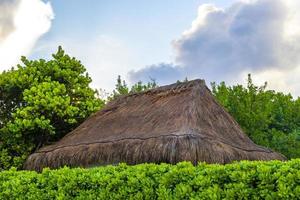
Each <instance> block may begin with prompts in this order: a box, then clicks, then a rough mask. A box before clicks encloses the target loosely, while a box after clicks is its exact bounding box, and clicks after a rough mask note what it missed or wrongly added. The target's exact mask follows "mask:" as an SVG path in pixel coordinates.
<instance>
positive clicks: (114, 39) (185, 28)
mask: <svg viewBox="0 0 300 200" xmlns="http://www.w3.org/2000/svg"><path fill="white" fill-rule="evenodd" d="M299 8H300V2H297V1H295V0H186V1H174V0H165V1H159V0H153V1H138V0H124V1H109V0H106V1H104V0H98V1H97V0H87V1H83V0H72V1H70V0H44V1H42V0H1V1H0V57H1V58H2V59H0V70H4V69H8V68H10V67H11V66H14V65H16V63H18V61H19V56H20V55H25V56H28V57H30V58H32V59H38V58H46V59H49V58H50V56H51V53H53V52H55V51H56V49H57V47H58V45H62V46H63V48H64V49H65V50H66V52H67V53H68V54H71V55H72V56H75V57H76V58H78V59H79V60H81V61H82V62H83V64H84V65H85V66H86V68H87V70H88V72H89V74H90V75H91V76H92V79H93V84H92V86H93V87H95V88H102V89H105V90H107V91H111V90H112V89H113V87H114V84H115V79H116V78H117V75H121V76H122V77H123V78H125V79H126V80H127V81H128V82H130V83H134V82H136V81H139V80H142V81H148V80H150V78H154V79H156V80H157V81H158V83H159V84H161V85H162V84H168V83H172V82H175V81H176V80H178V79H183V78H185V77H188V78H189V79H194V78H203V79H205V80H206V82H207V83H208V84H209V82H211V81H217V82H220V81H226V82H227V83H229V84H236V83H244V82H245V79H246V77H247V76H246V75H247V73H252V74H253V78H254V81H255V82H256V83H258V84H259V83H263V82H264V81H268V82H269V85H270V88H272V89H276V90H279V91H284V92H291V93H292V94H294V95H299V94H300V83H298V82H299V81H298V80H299V78H300V77H299V76H298V75H297V74H300V73H298V72H300V64H299V63H300V59H298V58H299V56H298V55H300V29H299V28H297V27H299V26H298V24H299V23H300V14H298V12H297V10H298V9H299Z"/></svg>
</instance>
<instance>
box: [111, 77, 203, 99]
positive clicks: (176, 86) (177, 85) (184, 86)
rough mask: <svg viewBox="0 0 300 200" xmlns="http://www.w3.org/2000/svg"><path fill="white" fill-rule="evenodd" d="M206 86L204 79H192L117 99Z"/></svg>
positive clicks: (179, 91)
mask: <svg viewBox="0 0 300 200" xmlns="http://www.w3.org/2000/svg"><path fill="white" fill-rule="evenodd" d="M199 85H202V86H205V87H206V84H205V80H203V79H194V80H190V81H183V82H176V83H173V84H170V85H164V86H160V87H157V88H153V89H148V90H145V91H141V92H132V93H129V94H126V95H121V96H119V97H118V98H117V99H116V100H115V101H116V102H118V101H122V100H124V98H128V97H134V96H142V95H151V94H158V93H163V92H166V94H169V93H173V94H174V93H181V92H183V91H186V90H187V89H190V88H194V87H195V86H199Z"/></svg>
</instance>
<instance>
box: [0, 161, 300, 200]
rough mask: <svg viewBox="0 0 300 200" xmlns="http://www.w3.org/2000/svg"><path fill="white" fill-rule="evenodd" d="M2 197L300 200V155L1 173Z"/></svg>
mask: <svg viewBox="0 0 300 200" xmlns="http://www.w3.org/2000/svg"><path fill="white" fill-rule="evenodd" d="M0 198H1V199H84V200H86V199H134V200H138V199H272V200H275V199H299V198H300V159H296V160H291V161H288V162H280V161H271V162H259V161H254V162H249V161H242V162H238V163H233V164H227V165H209V164H205V163H200V164H199V165H197V166H193V165H192V164H190V163H188V162H182V163H178V164H177V165H170V164H160V165H156V164H140V165H135V166H128V165H126V164H120V165H118V166H106V167H97V168H91V169H81V168H74V169H69V168H62V169H59V170H49V169H45V170H44V171H43V172H42V173H36V172H30V171H16V170H15V169H11V170H9V171H2V172H0Z"/></svg>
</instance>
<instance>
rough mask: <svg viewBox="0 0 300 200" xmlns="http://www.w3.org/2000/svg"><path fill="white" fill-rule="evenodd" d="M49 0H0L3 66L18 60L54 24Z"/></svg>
mask: <svg viewBox="0 0 300 200" xmlns="http://www.w3.org/2000/svg"><path fill="white" fill-rule="evenodd" d="M53 18H54V14H53V10H52V7H51V5H50V2H47V3H45V2H43V1H42V0H1V1H0V70H3V69H8V68H10V67H11V66H13V65H15V64H17V63H18V62H19V60H20V56H22V55H25V56H26V55H28V54H29V53H30V52H31V50H32V48H33V46H34V45H35V43H36V41H37V40H38V39H39V38H40V37H41V36H42V35H43V34H45V33H46V32H48V30H49V29H50V27H51V20H52V19H53Z"/></svg>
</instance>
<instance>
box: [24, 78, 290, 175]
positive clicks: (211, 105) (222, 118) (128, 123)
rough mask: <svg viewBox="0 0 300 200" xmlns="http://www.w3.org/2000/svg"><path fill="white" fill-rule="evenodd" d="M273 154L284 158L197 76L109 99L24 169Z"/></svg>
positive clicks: (268, 156)
mask: <svg viewBox="0 0 300 200" xmlns="http://www.w3.org/2000/svg"><path fill="white" fill-rule="evenodd" d="M273 159H279V160H284V159H285V158H284V156H282V155H280V154H278V153H275V152H273V151H271V150H269V149H267V148H264V147H261V146H258V145H256V144H254V143H253V142H252V141H251V140H250V139H249V138H248V137H247V136H246V135H245V134H244V133H243V131H242V130H241V128H240V127H239V125H238V124H237V122H236V121H235V120H234V119H233V118H232V117H231V116H230V115H229V114H228V113H227V112H226V111H225V110H224V108H223V107H222V106H220V105H219V104H218V103H217V102H216V100H215V99H214V97H213V96H212V94H211V92H210V91H209V89H208V88H207V87H206V85H205V82H204V81H203V80H194V81H189V82H185V83H176V84H172V85H168V86H164V87H159V88H156V89H152V90H148V91H146V92H142V93H136V94H130V95H127V96H122V97H120V98H118V99H117V100H115V101H112V102H110V103H109V104H108V105H107V106H106V107H105V108H104V109H102V110H100V111H99V112H97V113H96V114H94V115H92V116H91V117H89V118H88V119H87V120H86V121H85V122H84V123H83V124H81V125H80V126H79V127H78V128H76V129H75V130H74V131H72V132H70V133H69V134H67V135H66V136H65V137H64V138H62V139H61V140H60V141H59V142H57V143H56V144H54V145H50V146H46V147H43V148H41V149H40V150H38V151H37V152H35V153H34V154H32V155H31V156H30V157H29V158H28V160H27V161H26V163H25V166H24V168H25V169H30V170H38V171H39V170H41V169H42V168H44V167H50V168H59V167H61V166H64V165H68V166H81V167H90V166H96V165H106V164H116V163H119V162H126V163H128V164H137V163H144V162H154V163H161V162H167V163H177V162H179V161H184V160H185V161H191V162H193V163H197V162H198V161H205V162H208V163H229V162H232V161H235V160H273Z"/></svg>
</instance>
